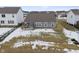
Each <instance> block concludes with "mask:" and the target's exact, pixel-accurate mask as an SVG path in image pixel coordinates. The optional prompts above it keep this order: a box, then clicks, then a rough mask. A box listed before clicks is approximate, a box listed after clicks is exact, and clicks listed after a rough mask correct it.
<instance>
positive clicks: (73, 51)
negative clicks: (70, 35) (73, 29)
mask: <svg viewBox="0 0 79 59" xmlns="http://www.w3.org/2000/svg"><path fill="white" fill-rule="evenodd" d="M68 53H79V50H70V51H68Z"/></svg>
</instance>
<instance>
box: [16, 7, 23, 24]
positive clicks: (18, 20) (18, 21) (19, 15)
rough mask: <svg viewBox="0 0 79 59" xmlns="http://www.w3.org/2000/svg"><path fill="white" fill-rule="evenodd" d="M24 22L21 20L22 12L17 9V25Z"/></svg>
mask: <svg viewBox="0 0 79 59" xmlns="http://www.w3.org/2000/svg"><path fill="white" fill-rule="evenodd" d="M22 22H24V19H23V12H22V10H21V9H19V11H18V13H17V23H22Z"/></svg>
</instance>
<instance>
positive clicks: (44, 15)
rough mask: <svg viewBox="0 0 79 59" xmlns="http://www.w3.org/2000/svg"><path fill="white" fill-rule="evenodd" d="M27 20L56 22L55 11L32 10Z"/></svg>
mask: <svg viewBox="0 0 79 59" xmlns="http://www.w3.org/2000/svg"><path fill="white" fill-rule="evenodd" d="M25 21H26V22H28V21H30V22H35V21H36V22H52V21H53V22H54V21H56V15H55V12H49V13H48V12H30V13H29V14H28V15H27V16H26V19H25Z"/></svg>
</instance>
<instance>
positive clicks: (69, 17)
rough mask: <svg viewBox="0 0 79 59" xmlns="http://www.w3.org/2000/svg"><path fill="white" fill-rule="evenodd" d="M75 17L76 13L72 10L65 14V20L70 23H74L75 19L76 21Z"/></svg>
mask: <svg viewBox="0 0 79 59" xmlns="http://www.w3.org/2000/svg"><path fill="white" fill-rule="evenodd" d="M76 18H77V17H76V15H74V14H73V12H72V11H70V12H69V13H68V14H67V22H68V23H70V24H73V25H74V24H76V21H77V19H76Z"/></svg>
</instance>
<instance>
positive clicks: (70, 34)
mask: <svg viewBox="0 0 79 59" xmlns="http://www.w3.org/2000/svg"><path fill="white" fill-rule="evenodd" d="M63 33H64V34H65V36H66V37H68V38H70V39H75V40H77V41H78V42H79V33H78V31H70V30H67V29H63Z"/></svg>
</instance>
